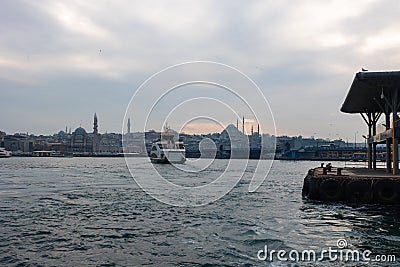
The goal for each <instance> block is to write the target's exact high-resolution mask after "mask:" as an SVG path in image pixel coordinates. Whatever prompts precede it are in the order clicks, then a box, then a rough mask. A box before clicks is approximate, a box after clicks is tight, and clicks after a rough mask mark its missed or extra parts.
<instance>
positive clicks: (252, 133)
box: [251, 125, 254, 135]
mask: <svg viewBox="0 0 400 267" xmlns="http://www.w3.org/2000/svg"><path fill="white" fill-rule="evenodd" d="M251 135H254V131H253V125H251Z"/></svg>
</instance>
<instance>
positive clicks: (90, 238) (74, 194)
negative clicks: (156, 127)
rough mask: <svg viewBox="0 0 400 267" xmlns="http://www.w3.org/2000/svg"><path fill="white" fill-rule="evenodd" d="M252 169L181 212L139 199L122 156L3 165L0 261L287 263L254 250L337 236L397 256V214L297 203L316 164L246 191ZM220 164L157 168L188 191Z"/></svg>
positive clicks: (145, 166) (292, 167) (284, 169)
mask: <svg viewBox="0 0 400 267" xmlns="http://www.w3.org/2000/svg"><path fill="white" fill-rule="evenodd" d="M135 161H137V162H135V170H134V173H135V175H143V176H145V177H147V176H148V179H152V176H151V175H150V173H152V172H150V170H151V168H153V167H152V165H151V164H150V163H148V161H147V160H146V159H141V158H135ZM255 163H256V161H250V162H249V164H250V166H249V168H247V170H246V172H245V175H244V177H243V179H242V180H241V181H240V182H239V183H238V185H237V186H236V187H235V188H234V189H233V190H232V191H231V192H230V193H229V194H227V195H226V196H224V197H223V198H222V199H220V200H219V201H217V202H215V203H212V204H209V205H206V206H202V207H196V208H180V207H171V206H168V205H165V204H162V203H160V202H158V201H156V200H154V199H153V198H151V197H149V196H148V195H146V194H145V193H144V192H143V191H142V190H141V189H140V188H139V187H138V186H137V185H136V184H135V182H134V180H133V179H132V177H131V176H130V174H129V172H128V170H127V168H126V166H125V162H124V160H123V159H120V158H104V159H103V158H66V159H64V158H10V159H4V160H1V161H0V227H1V231H0V252H1V253H0V264H1V265H18V264H21V265H22V266H23V265H35V264H36V265H60V264H63V265H140V264H148V265H183V266H185V265H187V266H191V265H207V264H209V265H245V264H248V265H250V266H252V265H254V266H256V265H257V266H258V265H267V266H268V265H272V266H290V263H278V262H274V263H272V264H271V263H270V262H260V261H258V260H257V251H258V250H260V249H262V248H263V247H264V245H268V247H270V248H271V249H285V250H286V249H287V250H290V249H297V250H304V249H315V250H322V249H326V248H327V247H335V246H336V241H337V240H338V239H339V238H345V239H346V240H347V241H348V243H349V246H350V247H351V248H357V249H363V250H365V249H369V250H371V251H373V253H374V254H396V255H397V258H398V259H399V258H400V255H399V251H400V242H399V241H400V230H399V229H400V209H399V208H398V207H380V206H377V205H371V206H347V205H342V204H326V203H319V202H311V201H305V200H303V199H302V198H301V187H302V181H303V177H304V175H305V173H306V172H307V170H308V169H309V168H311V167H314V166H315V165H317V164H318V163H317V162H289V161H283V162H280V161H276V162H275V163H274V165H273V168H272V170H271V173H270V175H269V177H268V178H267V180H266V181H265V182H264V184H263V185H262V186H261V187H260V188H259V189H258V190H257V191H256V192H254V193H248V192H247V190H248V185H249V182H250V178H251V174H252V172H253V171H254V168H255ZM226 164H227V161H226V160H217V161H215V162H214V163H213V164H212V165H211V166H210V168H209V169H207V172H203V173H191V174H187V173H186V175H181V174H179V173H180V171H178V170H176V169H174V168H173V166H168V165H166V166H164V165H163V166H161V165H160V166H156V168H157V169H159V170H160V172H164V173H165V174H166V175H167V176H168V178H169V179H170V180H171V181H172V182H175V183H181V184H182V185H186V186H193V185H199V184H202V183H207V182H209V181H210V180H212V179H214V178H215V177H217V176H218V175H219V173H221V170H222V169H224V168H225V167H226ZM188 167H193V166H188ZM160 168H161V169H160ZM193 168H195V166H194V167H193ZM399 263H400V262H399V261H397V263H394V264H393V266H396V265H399ZM303 265H304V264H303V263H301V264H299V266H303ZM319 265H320V266H321V265H322V266H338V263H334V262H323V263H321V264H319ZM342 265H348V266H357V264H356V263H347V264H344V263H343V264H342ZM310 266H313V264H310ZM369 266H382V265H379V264H377V263H376V264H370V265H369Z"/></svg>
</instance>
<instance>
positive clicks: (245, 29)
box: [0, 0, 400, 141]
mask: <svg viewBox="0 0 400 267" xmlns="http://www.w3.org/2000/svg"><path fill="white" fill-rule="evenodd" d="M399 14H400V2H399V1H397V0H392V1H382V0H379V1H369V0H363V1H347V0H346V1H345V0H344V1H328V0H327V1H319V0H316V1H231V0H230V1H203V0H202V1H149V0H146V1H144V0H143V1H45V0H41V1H15V0H9V1H7V0H0V38H1V42H0V92H1V98H0V99H1V106H0V112H1V117H0V130H3V131H6V132H7V133H14V132H30V133H35V134H41V133H44V134H49V133H54V132H58V131H59V130H62V129H65V126H68V128H69V127H71V128H72V130H74V129H75V128H76V127H78V126H79V125H80V124H82V126H83V127H84V128H86V129H87V130H88V131H91V130H92V129H91V128H92V119H93V114H94V112H97V114H98V118H99V129H100V131H101V132H105V131H108V132H120V131H121V127H122V121H123V116H124V113H125V110H126V107H127V105H128V103H129V100H130V98H131V97H132V95H133V93H134V92H135V90H136V89H137V88H138V87H139V86H140V84H141V83H142V82H143V81H144V80H146V79H147V78H148V77H149V76H151V75H152V74H154V73H156V72H158V71H160V70H161V69H163V68H166V67H168V66H171V65H174V64H178V63H182V62H186V61H192V60H207V61H217V62H221V63H224V64H228V65H231V66H233V67H235V68H237V69H239V70H241V71H242V72H244V73H245V74H247V75H248V76H249V77H250V78H252V79H253V80H254V81H255V82H256V83H257V84H258V86H259V87H260V88H261V90H262V92H263V93H264V94H265V96H266V97H267V99H268V101H269V103H270V106H271V109H272V112H273V114H274V117H275V122H276V128H277V133H278V134H287V135H303V136H312V135H314V136H317V137H330V138H337V137H340V138H343V139H348V140H349V141H350V140H354V135H355V133H356V132H357V131H358V134H357V136H359V137H357V138H360V139H361V135H362V134H364V133H365V132H366V126H365V125H364V123H363V121H362V119H361V117H360V116H359V115H349V114H342V113H341V112H340V111H339V109H340V107H341V105H342V103H343V100H344V98H345V96H346V94H347V91H348V89H349V87H350V85H351V82H352V80H353V78H354V75H355V73H356V72H358V71H360V70H361V68H362V67H363V68H367V69H369V70H398V69H399V68H398V63H399V62H400V50H399V47H400V33H399V31H400V17H399ZM222 122H223V123H224V124H227V123H230V122H232V123H236V118H230V117H226V118H224V119H223V121H222ZM201 123H202V124H199V127H200V125H202V126H201V127H206V126H205V125H204V121H202V122H201ZM131 124H132V128H133V130H135V129H136V125H135V122H134V121H132V122H131ZM199 130H201V129H199ZM203 130H204V129H203Z"/></svg>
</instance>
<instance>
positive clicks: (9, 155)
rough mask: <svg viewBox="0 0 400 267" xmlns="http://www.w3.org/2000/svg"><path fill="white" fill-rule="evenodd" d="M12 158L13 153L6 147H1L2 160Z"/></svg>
mask: <svg viewBox="0 0 400 267" xmlns="http://www.w3.org/2000/svg"><path fill="white" fill-rule="evenodd" d="M9 157H11V152H10V151H8V150H6V149H5V148H4V147H0V158H9Z"/></svg>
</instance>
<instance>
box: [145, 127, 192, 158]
mask: <svg viewBox="0 0 400 267" xmlns="http://www.w3.org/2000/svg"><path fill="white" fill-rule="evenodd" d="M168 130H169V129H168V127H165V130H164V133H161V140H158V141H156V142H154V143H153V145H152V147H151V150H150V160H151V162H152V163H184V162H185V161H186V157H185V147H184V146H183V142H175V141H174V134H171V133H168Z"/></svg>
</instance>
